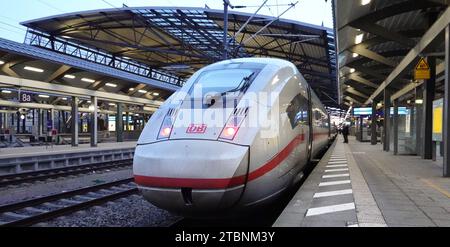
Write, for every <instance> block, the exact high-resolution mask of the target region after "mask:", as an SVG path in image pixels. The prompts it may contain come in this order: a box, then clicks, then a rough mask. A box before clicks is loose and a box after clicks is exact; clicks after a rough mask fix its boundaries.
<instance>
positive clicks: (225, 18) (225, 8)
mask: <svg viewBox="0 0 450 247" xmlns="http://www.w3.org/2000/svg"><path fill="white" fill-rule="evenodd" d="M229 4H230V3H229V2H228V0H223V60H226V59H228V40H227V39H228V38H227V37H228V5H229Z"/></svg>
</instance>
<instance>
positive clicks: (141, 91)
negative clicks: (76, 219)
mask: <svg viewBox="0 0 450 247" xmlns="http://www.w3.org/2000/svg"><path fill="white" fill-rule="evenodd" d="M138 92H139V93H147V90H143V89H139V90H138Z"/></svg>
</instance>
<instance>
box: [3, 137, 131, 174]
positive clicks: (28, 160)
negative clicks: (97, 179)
mask: <svg viewBox="0 0 450 247" xmlns="http://www.w3.org/2000/svg"><path fill="white" fill-rule="evenodd" d="M135 146H136V142H135V141H127V142H113V143H99V144H98V145H97V147H91V146H90V145H89V144H80V145H78V146H77V147H72V146H71V145H55V146H35V147H20V148H2V149H0V174H10V173H22V172H30V171H38V170H45V169H53V168H61V167H68V166H74V165H83V164H93V163H101V162H108V161H118V160H125V159H132V158H133V154H134V148H135Z"/></svg>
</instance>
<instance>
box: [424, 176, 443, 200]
mask: <svg viewBox="0 0 450 247" xmlns="http://www.w3.org/2000/svg"><path fill="white" fill-rule="evenodd" d="M420 180H422V181H423V182H424V183H426V184H427V185H428V186H430V187H431V188H433V189H435V190H437V191H439V192H441V193H442V194H444V195H445V196H447V197H448V198H450V192H448V191H446V190H445V189H443V188H441V187H439V186H438V185H436V184H434V183H433V182H431V181H429V180H427V179H424V178H421V179H420Z"/></svg>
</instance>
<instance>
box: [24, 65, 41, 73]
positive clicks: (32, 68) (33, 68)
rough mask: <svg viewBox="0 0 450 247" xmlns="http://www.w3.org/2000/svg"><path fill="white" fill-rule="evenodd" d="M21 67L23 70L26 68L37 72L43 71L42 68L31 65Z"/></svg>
mask: <svg viewBox="0 0 450 247" xmlns="http://www.w3.org/2000/svg"><path fill="white" fill-rule="evenodd" d="M23 69H24V70H28V71H33V72H38V73H42V72H44V70H43V69H40V68H36V67H31V66H25V67H24V68H23Z"/></svg>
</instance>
